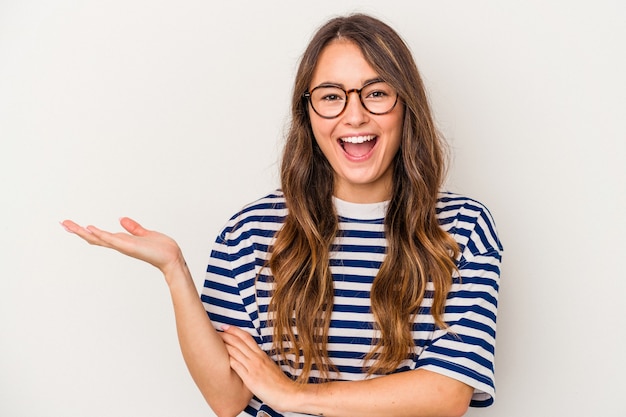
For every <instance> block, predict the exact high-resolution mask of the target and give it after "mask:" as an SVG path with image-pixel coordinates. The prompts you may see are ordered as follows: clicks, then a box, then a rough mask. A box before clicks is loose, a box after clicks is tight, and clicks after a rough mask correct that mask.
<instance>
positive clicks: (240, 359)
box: [220, 326, 299, 412]
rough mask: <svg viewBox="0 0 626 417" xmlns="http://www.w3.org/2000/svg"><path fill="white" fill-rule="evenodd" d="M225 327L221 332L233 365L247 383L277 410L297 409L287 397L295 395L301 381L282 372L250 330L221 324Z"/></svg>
mask: <svg viewBox="0 0 626 417" xmlns="http://www.w3.org/2000/svg"><path fill="white" fill-rule="evenodd" d="M222 330H223V331H224V332H223V333H220V335H221V336H222V340H224V343H225V344H226V349H227V350H228V354H229V355H230V367H231V368H232V369H233V370H234V371H235V372H236V373H237V375H239V377H240V378H241V380H242V381H243V383H244V384H245V385H246V387H248V389H249V390H250V391H251V392H252V393H253V394H254V395H256V396H257V397H258V398H260V399H261V400H262V401H263V402H264V403H266V404H267V405H268V406H270V407H272V408H273V409H274V410H276V411H279V412H281V411H282V412H285V411H294V410H290V409H289V408H290V407H289V405H288V404H287V403H286V401H288V400H290V399H292V398H293V397H294V396H293V394H294V393H296V392H297V390H298V388H299V386H298V383H297V382H295V381H292V380H291V379H289V377H287V376H286V375H285V374H284V373H283V371H282V370H281V369H280V368H279V366H278V365H277V364H276V363H274V361H272V359H271V358H270V357H269V356H267V354H266V353H265V352H264V351H262V350H261V349H260V348H259V346H258V345H257V343H256V342H255V340H254V339H253V338H252V336H250V334H248V333H246V332H245V331H243V330H241V329H239V328H237V327H234V326H222Z"/></svg>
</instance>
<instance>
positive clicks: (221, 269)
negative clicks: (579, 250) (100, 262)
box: [63, 15, 502, 416]
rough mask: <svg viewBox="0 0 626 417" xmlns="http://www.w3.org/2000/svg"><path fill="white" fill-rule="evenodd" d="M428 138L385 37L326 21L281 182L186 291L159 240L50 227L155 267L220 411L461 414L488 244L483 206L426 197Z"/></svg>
mask: <svg viewBox="0 0 626 417" xmlns="http://www.w3.org/2000/svg"><path fill="white" fill-rule="evenodd" d="M442 148H443V146H442V143H441V141H440V139H439V137H438V135H437V132H436V129H435V126H434V123H433V120H432V117H431V113H430V109H429V106H428V102H427V98H426V95H425V92H424V88H423V86H422V82H421V79H420V76H419V73H418V71H417V68H416V66H415V63H414V61H413V58H412V56H411V53H410V51H409V50H408V48H407V47H406V45H405V44H404V42H403V41H402V39H401V38H400V37H399V36H398V35H397V33H396V32H395V31H393V29H391V28H390V27H389V26H387V25H386V24H384V23H383V22H381V21H379V20H377V19H374V18H372V17H369V16H366V15H351V16H347V17H341V18H335V19H332V20H330V21H329V22H328V23H326V24H325V25H324V26H322V27H321V28H320V29H319V31H318V32H317V33H316V35H315V36H314V37H313V39H312V41H311V43H310V44H309V46H308V48H307V50H306V51H305V53H304V55H303V57H302V60H301V62H300V66H299V69H298V73H297V75H296V81H295V88H294V93H293V99H292V122H291V128H290V131H289V134H288V137H287V142H286V145H285V149H284V154H283V159H282V167H281V190H278V191H276V192H274V193H272V194H270V195H268V196H266V197H264V198H262V199H260V200H258V201H256V202H254V203H252V204H250V205H248V206H246V207H245V208H244V209H243V210H242V211H241V212H240V213H238V214H237V215H235V216H234V217H233V218H232V219H231V220H230V221H229V222H228V224H227V225H226V226H225V228H224V230H223V231H222V233H220V235H219V236H218V238H217V240H216V243H215V248H214V250H213V252H212V254H211V259H210V263H209V266H208V269H207V279H206V281H205V285H204V290H203V293H202V296H201V301H202V302H200V300H199V299H198V295H197V293H196V290H195V287H194V284H193V281H192V279H191V276H190V273H189V271H188V269H187V267H186V265H185V261H184V258H183V255H182V253H181V252H180V249H179V247H178V245H177V244H176V243H175V242H174V241H173V240H172V239H170V238H168V237H167V236H164V235H162V234H160V233H157V232H154V231H149V230H146V229H144V228H142V227H141V226H140V225H139V224H137V223H136V222H134V221H133V220H131V219H128V218H123V219H122V220H121V224H122V226H123V227H124V229H126V230H127V231H128V232H129V233H116V234H112V233H108V232H105V231H102V230H99V229H97V228H95V227H93V226H89V227H87V228H82V227H80V226H78V225H76V224H75V223H73V222H71V221H69V220H67V221H65V222H63V225H64V226H65V227H66V229H67V230H68V231H70V232H72V233H75V234H77V235H79V236H80V237H82V238H83V239H85V240H86V241H87V242H89V243H91V244H96V245H100V246H105V247H110V248H113V249H116V250H118V251H120V252H122V253H124V254H126V255H130V256H133V257H135V258H138V259H141V260H144V261H146V262H149V263H151V264H153V265H154V266H156V267H157V268H159V269H160V270H161V271H162V272H163V274H164V276H165V279H166V282H167V283H168V285H169V288H170V292H171V295H172V300H173V304H174V309H175V314H176V324H177V329H178V337H179V340H180V345H181V350H182V352H183V356H184V358H185V361H186V363H187V366H188V368H189V371H190V373H191V375H192V377H193V378H194V381H195V382H196V384H197V385H198V387H199V389H200V391H201V392H202V393H203V395H204V396H205V398H206V400H207V401H208V403H209V404H210V406H211V407H212V408H213V410H214V411H215V413H216V414H218V415H220V416H222V415H224V416H226V415H237V414H238V413H240V412H241V411H242V410H245V411H246V412H247V413H248V414H249V415H261V416H265V415H275V416H280V415H293V414H292V413H306V414H316V415H324V416H355V415H359V416H370V415H371V416H405V415H406V416H415V415H429V416H439V415H440V416H453V415H462V414H464V413H465V412H466V410H467V407H468V405H470V403H471V404H472V405H476V406H485V405H489V404H491V402H493V396H494V393H495V392H494V382H493V359H494V347H495V319H496V306H497V290H498V283H499V263H500V257H501V251H502V247H501V245H500V242H499V240H498V238H497V236H496V234H495V228H494V224H493V220H492V218H491V216H490V214H489V212H488V211H487V209H486V208H485V207H484V206H482V205H481V204H480V203H478V202H476V201H473V200H471V199H468V198H465V197H462V196H459V195H455V194H450V193H445V192H441V190H440V187H441V186H442V182H443V178H444V157H443V150H442ZM207 313H208V316H207ZM216 329H217V330H216ZM257 413H258V414H257ZM280 413H283V414H280Z"/></svg>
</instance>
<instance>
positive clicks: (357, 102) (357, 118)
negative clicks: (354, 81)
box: [342, 90, 369, 126]
mask: <svg viewBox="0 0 626 417" xmlns="http://www.w3.org/2000/svg"><path fill="white" fill-rule="evenodd" d="M342 116H343V120H344V122H345V123H347V124H350V125H352V126H361V125H362V124H364V123H366V122H367V120H368V118H369V112H368V111H367V109H366V108H365V107H363V104H362V103H361V99H360V97H359V92H358V91H357V90H351V91H348V92H347V103H346V108H345V110H344V111H343V115H342Z"/></svg>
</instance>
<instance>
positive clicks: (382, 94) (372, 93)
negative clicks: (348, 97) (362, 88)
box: [367, 90, 388, 98]
mask: <svg viewBox="0 0 626 417" xmlns="http://www.w3.org/2000/svg"><path fill="white" fill-rule="evenodd" d="M386 96H388V94H387V92H385V91H383V90H375V91H369V92H368V93H367V98H384V97H386Z"/></svg>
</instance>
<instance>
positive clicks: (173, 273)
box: [160, 252, 191, 287]
mask: <svg viewBox="0 0 626 417" xmlns="http://www.w3.org/2000/svg"><path fill="white" fill-rule="evenodd" d="M160 269H161V272H162V273H163V276H164V277H165V281H166V282H167V285H169V286H170V287H171V286H173V285H177V284H178V283H180V282H184V281H187V280H188V278H191V274H190V273H189V268H188V267H187V262H186V261H185V258H184V257H183V254H182V253H181V252H179V253H178V255H177V256H176V258H175V259H174V260H172V261H171V262H169V263H168V264H166V265H164V266H163V267H162V268H160Z"/></svg>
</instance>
